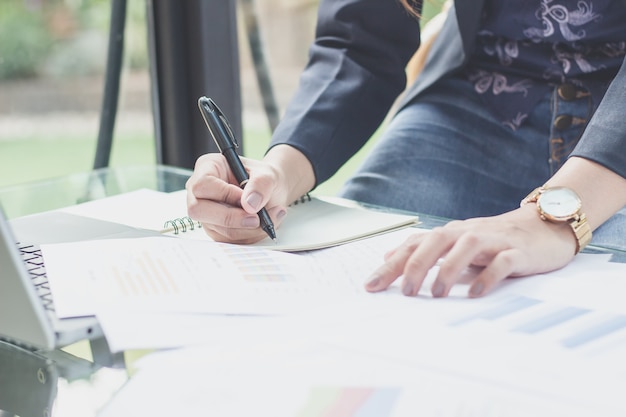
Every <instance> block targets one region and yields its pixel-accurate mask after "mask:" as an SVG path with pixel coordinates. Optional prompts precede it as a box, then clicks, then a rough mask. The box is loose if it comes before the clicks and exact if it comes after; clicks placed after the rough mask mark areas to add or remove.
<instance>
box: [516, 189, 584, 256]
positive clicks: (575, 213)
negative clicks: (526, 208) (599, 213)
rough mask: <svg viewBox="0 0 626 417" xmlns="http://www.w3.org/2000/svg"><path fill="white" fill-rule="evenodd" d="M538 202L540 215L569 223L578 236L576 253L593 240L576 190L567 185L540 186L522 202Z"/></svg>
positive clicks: (550, 219)
mask: <svg viewBox="0 0 626 417" xmlns="http://www.w3.org/2000/svg"><path fill="white" fill-rule="evenodd" d="M527 203H537V210H538V211H539V217H541V219H542V220H547V221H549V222H553V223H567V224H569V226H570V227H571V228H572V230H573V231H574V236H576V253H578V252H580V251H581V250H583V249H584V248H585V246H587V245H588V244H589V242H591V228H590V227H589V223H587V217H586V216H585V213H583V212H582V211H581V208H582V202H581V200H580V197H578V194H576V192H574V190H572V189H570V188H566V187H550V188H545V187H539V188H536V189H534V190H533V191H531V193H530V194H528V195H527V196H526V198H524V199H523V200H522V202H521V203H520V205H524V204H527Z"/></svg>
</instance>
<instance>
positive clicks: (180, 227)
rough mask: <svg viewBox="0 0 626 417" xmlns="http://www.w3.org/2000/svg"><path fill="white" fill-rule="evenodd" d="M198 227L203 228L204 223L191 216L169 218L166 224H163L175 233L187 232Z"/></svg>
mask: <svg viewBox="0 0 626 417" xmlns="http://www.w3.org/2000/svg"><path fill="white" fill-rule="evenodd" d="M196 227H198V228H201V227H202V224H201V223H200V222H199V221H196V220H193V219H192V218H191V217H189V216H185V217H179V218H178V219H172V220H168V221H166V222H165V224H163V228H164V229H165V230H171V231H173V232H174V234H175V235H177V234H179V233H185V232H187V231H188V230H195V229H196Z"/></svg>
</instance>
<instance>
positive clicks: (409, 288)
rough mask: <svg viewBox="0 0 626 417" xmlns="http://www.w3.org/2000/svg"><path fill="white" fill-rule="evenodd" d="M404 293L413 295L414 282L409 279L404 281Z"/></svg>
mask: <svg viewBox="0 0 626 417" xmlns="http://www.w3.org/2000/svg"><path fill="white" fill-rule="evenodd" d="M402 294H404V295H413V284H411V283H410V282H408V281H404V285H403V286H402Z"/></svg>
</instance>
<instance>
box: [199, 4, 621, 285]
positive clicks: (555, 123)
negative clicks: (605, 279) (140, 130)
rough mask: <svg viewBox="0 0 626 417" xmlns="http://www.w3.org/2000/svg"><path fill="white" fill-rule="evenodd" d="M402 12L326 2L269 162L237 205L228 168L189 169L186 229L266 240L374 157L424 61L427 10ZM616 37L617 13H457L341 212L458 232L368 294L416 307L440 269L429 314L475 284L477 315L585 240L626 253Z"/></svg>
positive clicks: (495, 7)
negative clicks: (379, 210)
mask: <svg viewBox="0 0 626 417" xmlns="http://www.w3.org/2000/svg"><path fill="white" fill-rule="evenodd" d="M401 2H402V3H403V6H400V5H399V4H398V3H397V2H396V1H395V0H323V1H322V2H321V4H320V7H319V16H318V26H317V32H316V40H315V42H314V44H313V45H312V47H311V50H310V61H309V64H308V65H307V67H306V68H305V70H304V72H303V74H302V77H301V81H300V85H299V88H298V90H297V92H296V93H295V96H294V97H293V99H292V101H291V102H290V104H289V106H288V108H287V110H286V113H285V116H284V118H283V119H282V121H281V123H280V125H279V126H278V128H277V129H276V131H275V133H274V135H273V138H272V142H271V145H270V149H269V150H268V152H267V154H266V155H265V157H264V158H263V160H262V161H253V160H248V159H246V160H245V162H244V163H245V164H246V167H247V169H248V170H249V173H250V177H251V180H250V182H249V183H248V185H247V186H246V188H245V190H243V191H242V190H240V189H239V188H238V187H237V185H236V182H235V181H234V179H233V178H232V175H231V174H230V171H229V169H228V167H227V165H226V163H225V161H224V160H223V158H221V156H220V155H204V156H202V157H201V158H199V159H198V161H197V164H196V167H195V171H194V174H193V176H192V177H191V178H190V180H189V182H188V186H187V188H188V208H189V214H190V215H191V216H192V217H193V218H195V219H198V220H200V221H201V222H202V223H203V224H204V227H205V229H206V230H207V233H208V234H209V235H210V236H212V237H213V238H214V239H216V240H220V241H229V242H241V243H247V242H253V241H256V240H260V239H261V238H263V237H264V234H263V231H261V230H260V228H259V220H258V218H257V216H256V215H255V213H256V212H257V211H258V210H259V209H260V208H261V207H266V208H267V209H268V211H269V213H270V216H271V217H272V219H273V220H274V222H275V224H276V225H279V224H280V222H281V220H282V219H283V217H284V216H285V213H286V209H285V207H286V206H287V204H288V203H289V202H290V201H293V200H295V199H296V198H297V197H298V196H300V195H302V194H304V193H306V192H308V191H310V190H311V189H313V188H314V187H315V186H316V185H317V184H319V183H321V182H323V181H324V180H326V179H328V178H329V177H330V176H331V175H332V174H333V173H335V171H336V170H337V169H338V168H339V167H340V166H341V165H342V164H343V163H345V161H346V160H347V159H348V158H349V157H350V156H352V155H353V154H354V153H355V152H356V151H357V150H358V149H359V148H360V147H361V146H362V145H363V144H364V143H365V142H366V141H367V140H368V138H369V137H370V136H371V135H372V133H373V132H374V131H375V129H376V128H377V127H378V126H379V124H380V123H381V122H382V120H383V119H384V117H385V116H386V114H387V112H388V111H389V109H390V108H391V106H392V105H393V104H394V102H395V101H396V99H397V98H398V96H399V95H400V93H401V92H402V91H403V89H404V86H405V85H404V83H405V80H406V78H405V72H404V69H405V66H406V64H407V62H408V60H409V59H410V57H411V55H412V54H413V52H414V51H415V50H416V48H417V47H418V45H419V24H418V19H417V18H416V17H415V15H416V14H419V12H420V11H421V3H420V2H416V3H415V4H413V3H410V2H409V1H408V0H401ZM623 22H626V5H625V3H624V2H623V1H621V0H613V1H610V0H604V1H602V0H536V1H532V2H529V1H506V2H502V1H498V0H482V1H478V0H472V1H460V0H459V1H456V2H455V4H454V7H452V8H451V9H450V11H449V13H448V18H447V20H446V22H445V23H444V25H443V27H442V29H441V32H440V33H439V35H438V37H437V40H436V41H435V43H434V44H433V46H432V50H431V52H430V55H429V58H428V62H427V63H426V65H425V67H424V69H423V70H422V72H421V73H420V75H419V77H418V78H417V80H416V81H415V82H414V83H413V84H412V85H411V86H410V87H409V88H408V89H407V91H406V92H405V93H404V94H403V96H402V98H401V99H400V100H399V102H398V106H397V108H398V110H397V112H396V113H395V115H394V117H393V119H392V120H391V122H390V124H389V126H388V128H387V129H386V132H385V133H384V134H383V137H382V138H381V139H380V141H379V142H378V144H377V146H376V147H375V149H374V150H373V151H372V152H371V154H370V155H369V157H368V158H367V160H366V161H365V163H364V165H363V166H362V167H361V168H360V170H359V171H358V172H357V173H356V174H355V175H354V176H353V177H352V178H351V179H350V180H349V181H348V182H347V183H346V184H345V187H344V188H343V189H342V191H341V195H342V196H344V197H347V198H351V199H355V200H358V201H363V202H368V203H373V204H379V205H385V206H390V207H395V208H400V209H408V210H411V211H416V212H421V213H427V214H433V215H439V216H444V217H448V218H453V219H458V220H455V221H452V222H450V223H449V224H447V225H446V226H445V227H442V228H438V229H435V230H433V231H432V232H431V233H427V234H416V235H414V236H413V237H411V238H409V239H408V240H407V241H406V242H404V243H402V244H400V245H399V246H398V247H397V248H396V249H394V250H393V251H391V252H390V253H389V254H388V255H387V256H386V258H385V261H384V263H383V265H382V266H381V267H380V268H379V269H378V270H376V271H373V274H372V276H371V277H370V279H369V280H368V282H367V283H366V288H367V289H368V290H369V291H381V290H384V289H386V288H387V287H388V286H389V285H390V284H391V283H392V282H394V281H395V280H396V279H398V278H399V277H401V276H402V277H403V278H402V290H403V293H404V294H405V295H416V294H417V292H418V291H419V288H420V287H421V285H422V282H423V280H424V278H425V276H426V273H427V271H428V270H429V269H430V268H431V267H432V266H433V265H435V264H436V263H437V262H438V261H439V260H440V259H442V261H440V262H439V264H440V270H439V274H438V276H437V278H436V280H435V282H434V284H433V286H432V289H431V291H432V294H433V296H436V297H442V296H446V295H447V294H448V292H449V290H450V288H451V287H452V286H453V285H454V284H455V283H456V282H457V281H458V280H459V278H460V275H461V272H462V271H463V270H464V269H465V268H466V267H468V266H478V267H482V270H481V272H480V273H479V274H478V276H477V277H476V279H475V280H474V281H473V282H472V284H471V286H470V289H469V296H471V297H478V296H481V295H483V294H485V293H487V292H488V291H489V290H491V289H493V288H494V287H495V286H496V285H497V283H498V282H500V281H501V280H503V279H505V278H507V277H514V276H524V275H529V274H535V273H541V272H547V271H550V270H554V269H558V268H561V267H563V266H564V265H566V264H567V263H568V262H569V261H571V260H572V259H573V257H574V256H575V254H576V253H578V252H579V251H580V250H582V249H583V248H584V246H585V245H586V244H587V243H589V241H590V240H591V236H592V232H593V243H595V244H602V245H606V246H611V247H614V248H617V249H623V250H626V209H625V206H626V117H624V116H625V115H626V114H625V110H624V108H625V107H624V101H625V99H626V66H625V65H624V56H625V54H626V24H625V23H623ZM539 187H541V188H539ZM555 187H558V188H556V189H555ZM520 200H522V201H523V202H522V204H521V205H520ZM579 203H580V204H579ZM538 208H541V209H542V210H544V212H542V214H541V215H540V211H539V210H538ZM555 209H557V210H556V211H555ZM399 243H400V242H399Z"/></svg>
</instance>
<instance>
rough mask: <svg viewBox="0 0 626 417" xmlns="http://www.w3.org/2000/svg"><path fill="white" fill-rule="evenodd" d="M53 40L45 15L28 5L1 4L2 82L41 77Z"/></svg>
mask: <svg viewBox="0 0 626 417" xmlns="http://www.w3.org/2000/svg"><path fill="white" fill-rule="evenodd" d="M49 47H50V40H49V36H48V33H47V31H46V28H45V25H44V21H43V18H42V15H41V14H39V13H36V12H32V11H29V10H27V9H26V8H25V6H24V2H22V1H17V0H2V2H1V3H0V80H1V79H8V78H22V77H29V76H34V75H36V74H37V70H38V68H39V64H40V63H41V62H42V61H43V60H44V59H45V57H46V54H47V50H48V48H49Z"/></svg>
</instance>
